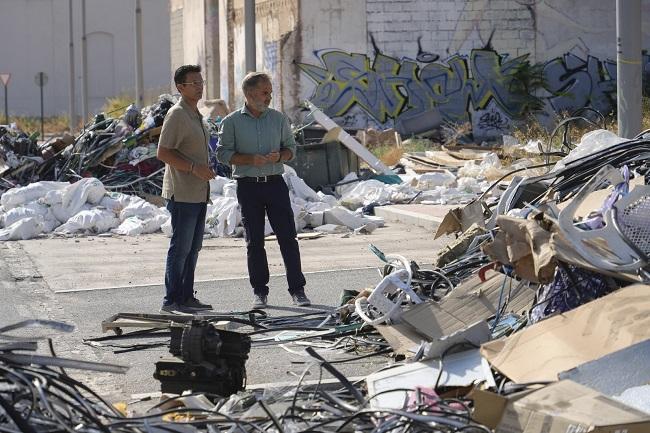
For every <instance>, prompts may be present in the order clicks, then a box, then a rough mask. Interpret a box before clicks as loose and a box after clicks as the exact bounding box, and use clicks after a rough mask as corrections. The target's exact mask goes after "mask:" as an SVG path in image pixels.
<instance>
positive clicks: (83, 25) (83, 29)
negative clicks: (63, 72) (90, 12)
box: [81, 0, 88, 125]
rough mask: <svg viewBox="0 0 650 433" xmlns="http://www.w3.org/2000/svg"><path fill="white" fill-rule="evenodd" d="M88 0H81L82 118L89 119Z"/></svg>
mask: <svg viewBox="0 0 650 433" xmlns="http://www.w3.org/2000/svg"><path fill="white" fill-rule="evenodd" d="M86 42H87V41H86V0H81V118H82V119H83V124H84V125H85V124H86V122H87V120H88V47H87V43H86Z"/></svg>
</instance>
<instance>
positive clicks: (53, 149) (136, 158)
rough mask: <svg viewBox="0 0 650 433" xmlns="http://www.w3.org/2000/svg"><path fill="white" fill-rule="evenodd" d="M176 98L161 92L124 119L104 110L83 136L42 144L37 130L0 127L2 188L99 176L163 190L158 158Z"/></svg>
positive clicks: (145, 190) (122, 186)
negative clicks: (27, 131) (164, 126)
mask: <svg viewBox="0 0 650 433" xmlns="http://www.w3.org/2000/svg"><path fill="white" fill-rule="evenodd" d="M174 102H175V101H174V99H173V98H172V97H171V96H170V95H161V96H160V98H159V100H158V102H157V103H155V104H153V105H151V106H148V107H145V108H143V109H142V110H138V109H137V108H136V107H134V106H133V105H131V106H129V107H128V108H127V109H126V111H125V112H124V114H123V115H122V116H120V117H119V118H111V117H106V116H105V115H104V114H103V113H100V114H98V115H96V116H95V119H94V121H93V122H91V123H90V124H88V125H86V126H85V127H84V129H83V130H82V131H81V132H80V133H79V135H78V136H77V137H73V136H71V135H69V134H64V135H63V136H62V137H57V138H56V139H53V140H50V141H48V142H45V143H43V144H37V134H33V135H31V136H27V135H26V134H25V133H23V132H22V131H20V130H19V129H18V128H17V127H16V126H15V125H9V126H0V180H1V182H0V191H5V190H7V189H10V188H14V187H18V186H27V185H29V184H31V183H35V182H39V181H59V182H74V181H76V180H78V179H81V178H84V177H95V178H97V179H99V180H100V181H101V182H102V183H103V184H104V185H106V186H107V187H110V189H111V190H113V191H122V192H127V193H132V194H140V195H145V194H153V195H157V194H160V189H161V188H160V187H161V184H162V170H163V164H162V163H161V162H160V161H159V160H158V159H157V158H156V148H157V137H158V135H159V133H160V129H161V126H162V123H163V120H164V117H165V114H166V113H167V111H168V110H169V108H171V106H172V105H173V104H174Z"/></svg>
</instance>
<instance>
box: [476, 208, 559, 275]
mask: <svg viewBox="0 0 650 433" xmlns="http://www.w3.org/2000/svg"><path fill="white" fill-rule="evenodd" d="M497 225H498V226H499V229H500V230H499V232H497V234H496V235H495V237H494V241H492V242H490V243H488V244H486V245H484V246H483V252H484V253H485V254H487V255H488V256H490V258H491V259H493V260H496V261H498V262H499V263H502V264H504V265H511V266H512V267H513V268H514V271H515V273H516V274H517V275H518V276H519V277H521V278H523V279H525V280H529V281H533V282H536V283H550V282H551V281H553V278H554V275H555V267H556V259H555V254H554V252H553V250H552V249H551V244H550V239H551V234H552V233H551V232H550V231H547V230H545V229H544V228H543V227H542V226H541V225H540V222H539V221H537V220H533V219H522V218H515V217H511V216H506V215H500V216H498V217H497Z"/></svg>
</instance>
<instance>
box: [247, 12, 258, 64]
mask: <svg viewBox="0 0 650 433" xmlns="http://www.w3.org/2000/svg"><path fill="white" fill-rule="evenodd" d="M244 34H245V47H246V71H247V72H252V71H255V70H257V59H256V58H255V55H256V52H255V0H244Z"/></svg>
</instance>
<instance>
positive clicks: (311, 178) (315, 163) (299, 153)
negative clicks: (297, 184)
mask: <svg viewBox="0 0 650 433" xmlns="http://www.w3.org/2000/svg"><path fill="white" fill-rule="evenodd" d="M288 164H289V165H290V166H291V167H293V169H294V170H296V173H297V174H298V176H299V177H301V178H302V179H303V180H304V181H305V183H306V184H307V185H309V186H310V187H311V188H313V189H314V190H317V191H319V190H322V189H323V188H324V187H325V186H327V185H333V184H335V183H337V182H339V181H340V180H341V179H343V177H345V175H347V174H348V173H352V172H355V173H357V172H358V171H359V157H358V156H357V155H356V154H355V153H354V152H352V151H351V150H350V149H348V148H347V147H345V146H344V145H342V144H341V143H340V142H338V141H331V142H325V143H315V144H313V143H312V144H297V146H296V158H295V159H294V160H293V161H291V162H289V163H288Z"/></svg>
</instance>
